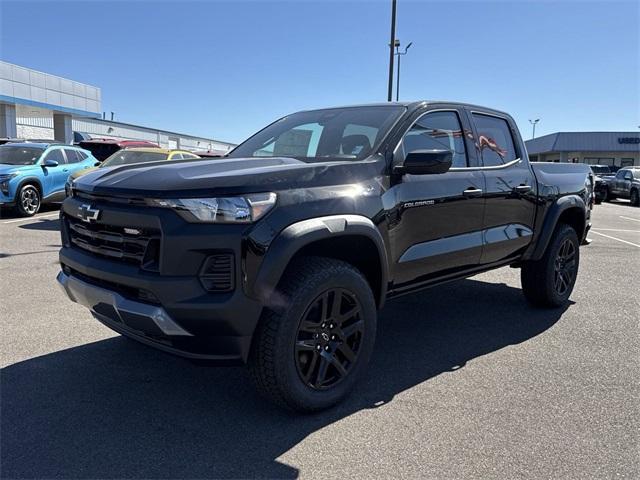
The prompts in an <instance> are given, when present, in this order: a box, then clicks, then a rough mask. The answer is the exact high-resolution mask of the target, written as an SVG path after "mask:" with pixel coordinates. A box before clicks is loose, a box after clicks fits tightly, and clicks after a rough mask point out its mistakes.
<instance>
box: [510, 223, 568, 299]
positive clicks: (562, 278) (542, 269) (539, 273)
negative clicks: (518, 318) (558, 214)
mask: <svg viewBox="0 0 640 480" xmlns="http://www.w3.org/2000/svg"><path fill="white" fill-rule="evenodd" d="M579 265H580V249H579V241H578V235H577V234H576V231H575V230H574V229H573V228H571V227H570V226H569V225H566V224H563V223H561V224H559V225H558V226H557V227H556V231H555V233H554V235H553V237H552V239H551V241H550V243H549V245H548V246H547V250H546V251H545V252H544V255H543V256H542V258H541V259H540V260H536V261H529V262H525V263H524V264H523V266H522V269H521V271H520V280H521V283H522V291H523V293H524V296H525V297H526V299H527V300H528V301H529V303H531V304H532V305H534V306H536V307H561V306H562V305H564V304H566V303H567V301H568V300H569V296H570V295H571V292H572V291H573V287H574V285H575V282H576V278H577V275H578V267H579Z"/></svg>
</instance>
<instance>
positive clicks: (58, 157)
mask: <svg viewBox="0 0 640 480" xmlns="http://www.w3.org/2000/svg"><path fill="white" fill-rule="evenodd" d="M44 159H45V160H55V161H56V162H58V163H59V164H60V165H64V164H65V163H66V162H65V159H64V155H62V150H61V149H59V148H58V149H56V150H51V151H50V152H49V153H47V156H46V157H45V158H44Z"/></svg>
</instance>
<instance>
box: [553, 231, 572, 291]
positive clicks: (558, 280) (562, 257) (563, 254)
mask: <svg viewBox="0 0 640 480" xmlns="http://www.w3.org/2000/svg"><path fill="white" fill-rule="evenodd" d="M576 265H577V264H576V247H575V245H574V243H573V242H572V241H571V239H569V238H567V239H565V240H564V242H562V245H561V246H560V249H559V250H558V254H557V255H556V258H555V261H554V282H553V285H554V288H555V289H556V292H557V293H558V295H560V296H564V295H565V294H566V293H567V290H568V289H569V288H570V287H571V286H572V285H573V282H574V280H575V276H576V273H577V269H576Z"/></svg>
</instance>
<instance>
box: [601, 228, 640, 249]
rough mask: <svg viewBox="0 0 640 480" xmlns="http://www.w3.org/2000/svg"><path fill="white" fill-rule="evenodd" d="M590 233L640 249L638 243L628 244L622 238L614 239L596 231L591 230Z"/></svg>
mask: <svg viewBox="0 0 640 480" xmlns="http://www.w3.org/2000/svg"><path fill="white" fill-rule="evenodd" d="M590 233H595V234H596V235H600V236H602V237H607V238H610V239H611V240H617V241H618V242H622V243H626V244H628V245H633V246H634V247H638V248H640V245H638V244H637V243H632V242H627V241H626V240H622V239H621V238H616V237H612V236H611V235H605V234H604V233H600V232H596V231H595V230H591V232H590Z"/></svg>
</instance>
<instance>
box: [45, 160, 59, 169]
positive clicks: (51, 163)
mask: <svg viewBox="0 0 640 480" xmlns="http://www.w3.org/2000/svg"><path fill="white" fill-rule="evenodd" d="M58 165H59V163H58V162H56V161H55V160H45V161H44V162H42V166H43V167H57V166H58Z"/></svg>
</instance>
